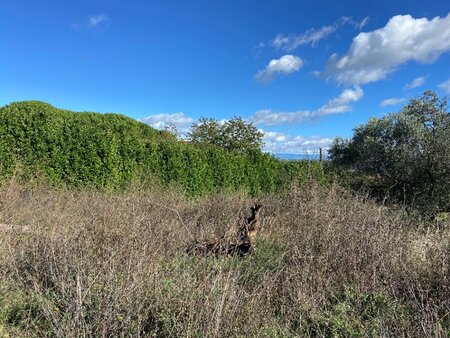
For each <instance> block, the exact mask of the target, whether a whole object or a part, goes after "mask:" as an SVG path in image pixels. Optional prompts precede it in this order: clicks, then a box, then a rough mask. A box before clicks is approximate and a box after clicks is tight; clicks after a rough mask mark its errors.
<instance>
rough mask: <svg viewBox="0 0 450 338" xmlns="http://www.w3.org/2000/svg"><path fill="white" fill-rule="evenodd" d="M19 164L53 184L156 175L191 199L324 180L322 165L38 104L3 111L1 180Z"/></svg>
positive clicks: (25, 173) (113, 183) (112, 182)
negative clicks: (182, 137) (231, 148)
mask: <svg viewBox="0 0 450 338" xmlns="http://www.w3.org/2000/svg"><path fill="white" fill-rule="evenodd" d="M18 165H19V166H20V167H21V175H22V178H24V179H33V178H36V177H43V178H45V179H46V180H47V181H49V182H51V183H53V184H55V185H68V186H71V187H93V188H102V189H103V188H105V189H117V188H124V187H127V186H128V185H129V184H130V183H132V182H133V181H135V180H139V179H142V178H151V180H149V181H151V182H158V183H159V184H163V185H175V186H178V187H179V188H181V189H183V190H184V191H185V192H186V193H187V194H188V195H190V196H199V195H203V194H205V193H208V192H213V191H218V190H230V191H236V190H242V191H245V192H247V193H250V194H252V195H258V194H263V193H269V192H273V191H276V190H279V189H281V188H282V187H284V186H286V185H288V184H289V183H290V182H292V181H293V180H295V179H298V178H300V177H302V176H308V175H310V174H312V175H314V176H316V177H318V178H321V175H323V172H322V171H321V166H320V165H319V164H318V163H311V162H307V163H306V162H305V163H304V164H301V163H297V164H296V163H290V162H284V161H280V160H278V159H276V158H274V157H273V156H270V155H269V154H265V153H263V152H261V151H259V150H251V151H248V152H238V151H229V150H227V149H223V148H221V147H218V146H215V145H212V144H204V143H194V142H186V141H179V140H177V139H176V138H175V137H173V136H172V135H171V134H170V133H167V132H164V131H158V130H155V129H153V128H151V127H150V126H147V125H145V124H143V123H140V122H138V121H136V120H134V119H132V118H129V117H125V116H122V115H117V114H98V113H75V112H71V111H68V110H62V109H57V108H55V107H53V106H51V105H49V104H46V103H42V102H38V101H27V102H17V103H12V104H10V105H7V106H4V107H2V108H0V178H3V179H5V178H7V177H9V176H11V175H12V173H13V172H14V170H15V168H16V167H17V166H18ZM312 168H316V169H314V170H313V171H311V170H312Z"/></svg>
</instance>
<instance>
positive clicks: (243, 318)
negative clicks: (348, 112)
mask: <svg viewBox="0 0 450 338" xmlns="http://www.w3.org/2000/svg"><path fill="white" fill-rule="evenodd" d="M0 201H4V203H3V204H0V224H2V223H3V225H4V226H0V336H2V337H64V338H65V337H280V338H281V337H336V338H338V337H342V338H347V337H447V336H448V334H449V332H450V317H449V313H450V292H449V290H450V279H449V273H450V227H448V226H446V227H445V226H443V225H442V226H440V227H437V226H431V227H430V226H429V225H428V224H426V223H422V222H420V221H418V220H417V219H415V218H414V217H411V216H410V215H407V214H406V213H405V212H404V210H402V209H394V208H388V207H383V206H380V205H379V204H377V203H375V202H374V201H373V200H372V199H370V198H369V199H368V198H367V197H366V196H361V195H357V194H352V193H349V192H348V191H346V190H344V189H342V188H340V187H337V186H334V185H329V186H326V187H321V186H317V185H314V184H312V185H309V186H307V187H298V186H293V187H292V189H290V190H288V191H286V192H285V193H284V194H283V195H273V196H264V197H262V198H260V201H261V203H262V204H263V209H262V211H261V212H262V223H261V229H260V232H259V233H258V238H257V240H256V250H255V253H254V254H252V255H250V256H248V257H246V258H245V259H240V258H232V257H230V258H214V257H200V256H188V255H186V254H185V249H186V248H187V247H188V246H189V245H190V244H192V243H193V240H194V239H193V237H196V238H197V239H198V240H199V241H204V240H207V239H211V238H215V237H217V236H220V235H221V234H223V232H224V231H225V230H226V229H227V228H228V227H230V226H235V225H236V222H237V221H238V220H239V219H242V218H243V217H246V216H248V215H249V211H250V210H249V206H251V205H252V204H253V199H252V198H248V197H245V196H244V195H242V194H214V195H210V196H208V197H205V198H202V199H198V200H195V201H193V200H192V199H187V198H185V197H183V196H182V195H180V194H179V193H177V192H176V191H175V192H174V191H173V190H170V189H164V190H160V191H158V190H157V189H155V190H153V191H127V192H112V193H110V192H99V191H86V190H84V191H78V192H76V191H75V192H74V191H73V190H65V189H58V190H57V191H55V190H54V189H53V190H51V189H48V188H43V187H37V188H33V189H30V188H28V187H22V186H18V185H17V184H16V183H15V182H14V181H12V182H8V183H5V184H3V185H2V186H0ZM190 235H191V236H192V237H191V236H190Z"/></svg>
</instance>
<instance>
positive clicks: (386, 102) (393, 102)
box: [380, 97, 405, 108]
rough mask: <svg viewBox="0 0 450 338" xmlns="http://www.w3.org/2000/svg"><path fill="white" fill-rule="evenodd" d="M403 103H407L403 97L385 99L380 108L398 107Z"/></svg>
mask: <svg viewBox="0 0 450 338" xmlns="http://www.w3.org/2000/svg"><path fill="white" fill-rule="evenodd" d="M402 102H405V99H404V98H401V97H391V98H389V99H385V100H383V101H381V102H380V107H383V108H384V107H387V106H396V105H398V104H400V103H402Z"/></svg>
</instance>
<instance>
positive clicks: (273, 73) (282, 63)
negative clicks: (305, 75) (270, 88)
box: [255, 55, 303, 84]
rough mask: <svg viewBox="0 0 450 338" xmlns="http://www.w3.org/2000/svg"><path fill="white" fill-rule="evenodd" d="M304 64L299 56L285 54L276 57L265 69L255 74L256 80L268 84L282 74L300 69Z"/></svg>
mask: <svg viewBox="0 0 450 338" xmlns="http://www.w3.org/2000/svg"><path fill="white" fill-rule="evenodd" d="M302 66H303V60H302V59H300V58H299V57H298V56H294V55H284V56H282V57H281V58H279V59H274V60H272V61H270V62H269V64H268V65H267V66H266V68H264V69H263V70H260V71H259V72H258V73H256V75H255V80H256V81H258V82H259V83H261V84H267V83H270V82H272V80H273V79H274V78H275V77H277V76H281V75H288V74H291V73H294V72H297V71H299V70H300V68H301V67H302Z"/></svg>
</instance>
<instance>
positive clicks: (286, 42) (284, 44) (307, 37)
mask: <svg viewBox="0 0 450 338" xmlns="http://www.w3.org/2000/svg"><path fill="white" fill-rule="evenodd" d="M337 28H338V26H336V25H333V26H323V27H321V28H319V29H314V28H312V29H308V30H307V31H306V32H304V33H302V34H299V35H292V34H291V35H283V34H278V35H277V36H276V37H275V39H273V40H272V41H271V45H272V46H273V47H275V48H277V49H283V50H286V51H292V50H294V49H296V48H298V47H300V46H301V45H307V44H311V45H313V46H315V45H317V43H318V42H319V41H320V40H322V39H325V38H326V37H327V36H328V35H330V34H332V33H334V32H335V31H336V29H337Z"/></svg>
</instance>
